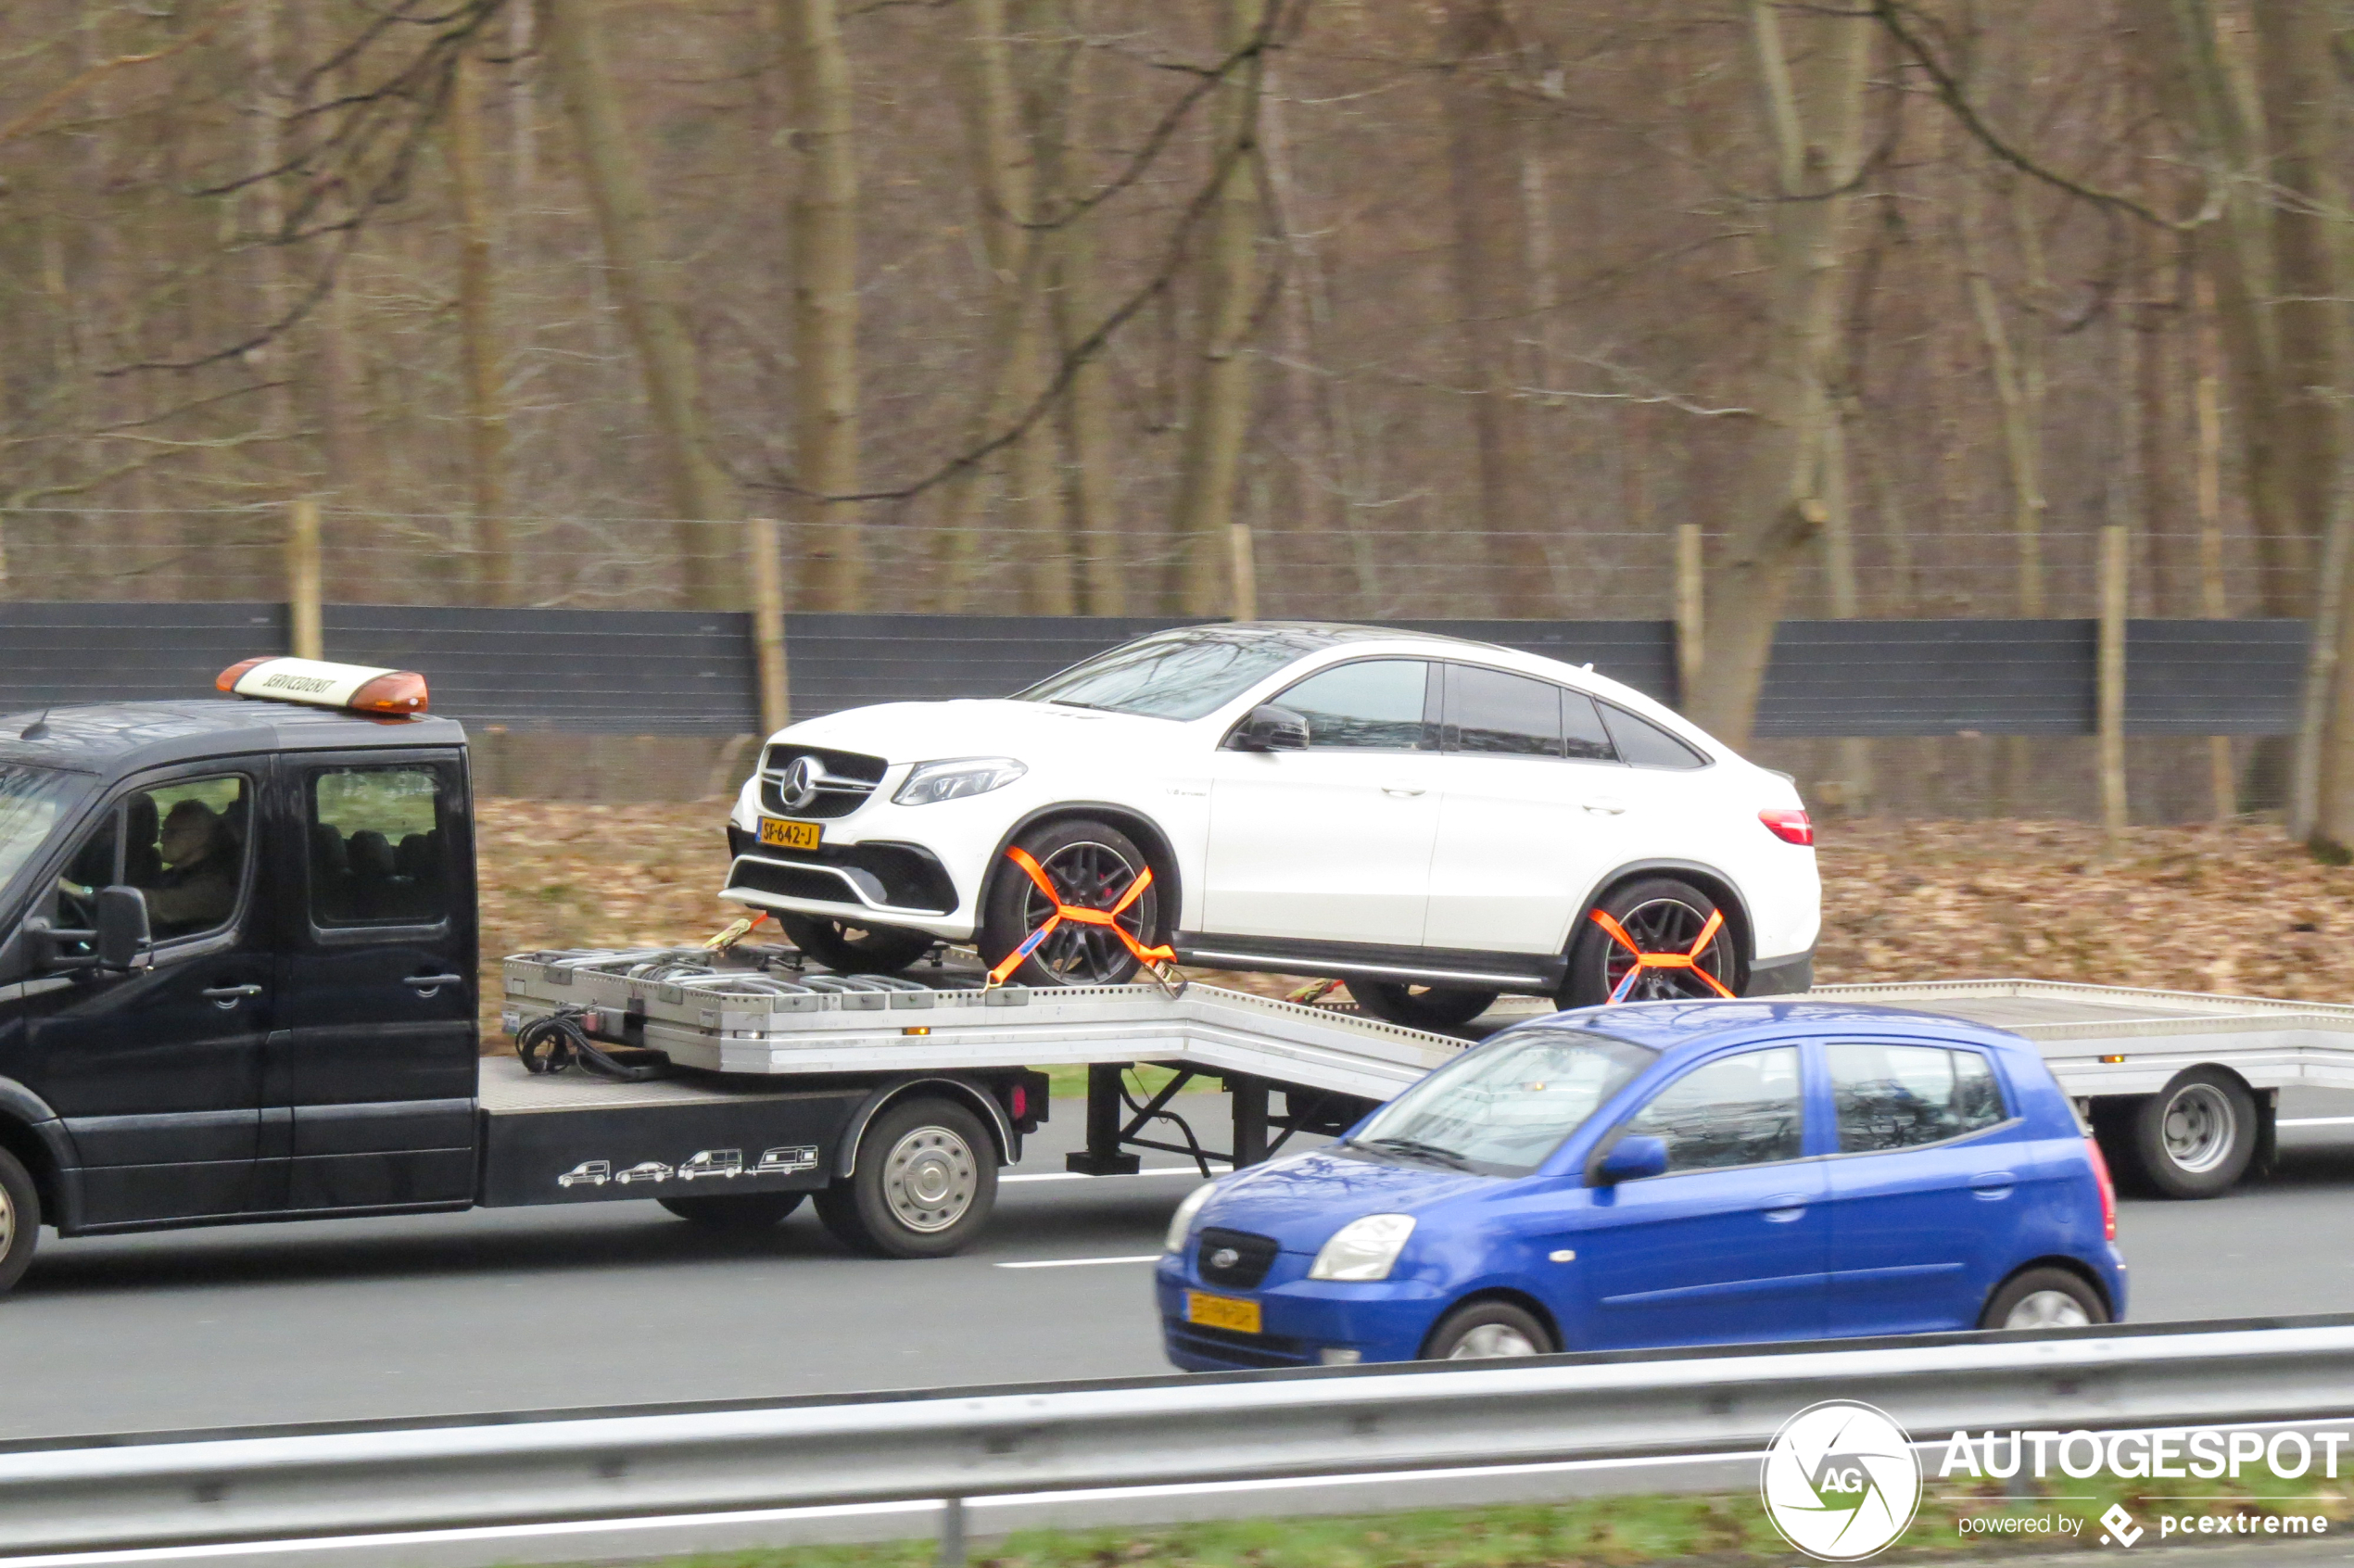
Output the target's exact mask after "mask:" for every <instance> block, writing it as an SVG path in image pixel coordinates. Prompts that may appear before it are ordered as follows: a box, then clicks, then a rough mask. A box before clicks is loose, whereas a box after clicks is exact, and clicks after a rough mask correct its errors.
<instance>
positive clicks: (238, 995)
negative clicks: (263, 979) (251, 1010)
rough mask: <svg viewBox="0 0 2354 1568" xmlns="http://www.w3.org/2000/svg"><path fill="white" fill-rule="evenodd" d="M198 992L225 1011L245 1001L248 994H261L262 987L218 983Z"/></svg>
mask: <svg viewBox="0 0 2354 1568" xmlns="http://www.w3.org/2000/svg"><path fill="white" fill-rule="evenodd" d="M196 994H197V995H199V996H201V997H203V998H204V999H205V1000H206V1001H208V1002H209V1003H211V1004H212V1005H214V1006H216V1007H219V1008H221V1009H222V1010H224V1011H225V1010H227V1009H228V1008H231V1007H234V1006H235V1005H237V1004H238V1003H240V1002H242V1001H244V1000H245V999H246V998H247V997H248V996H259V995H260V994H261V987H259V986H258V985H216V986H213V987H212V988H211V989H209V990H207V991H199V992H198V993H196Z"/></svg>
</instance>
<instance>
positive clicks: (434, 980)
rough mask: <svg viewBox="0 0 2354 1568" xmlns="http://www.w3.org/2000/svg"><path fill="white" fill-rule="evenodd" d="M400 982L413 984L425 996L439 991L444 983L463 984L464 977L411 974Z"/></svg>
mask: <svg viewBox="0 0 2354 1568" xmlns="http://www.w3.org/2000/svg"><path fill="white" fill-rule="evenodd" d="M400 983H401V984H403V985H413V986H415V987H416V988H417V990H418V991H419V992H421V993H424V994H425V995H427V996H431V995H432V994H433V993H435V992H437V991H439V990H440V989H441V988H442V987H443V986H445V985H463V984H465V983H466V977H465V976H463V975H411V976H410V977H409V978H408V979H407V980H402V981H401V982H400Z"/></svg>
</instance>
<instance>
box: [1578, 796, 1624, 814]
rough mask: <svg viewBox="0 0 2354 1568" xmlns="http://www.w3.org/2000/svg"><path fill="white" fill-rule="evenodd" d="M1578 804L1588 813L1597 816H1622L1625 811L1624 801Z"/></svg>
mask: <svg viewBox="0 0 2354 1568" xmlns="http://www.w3.org/2000/svg"><path fill="white" fill-rule="evenodd" d="M1581 804H1582V805H1584V806H1585V808H1586V809H1587V810H1588V811H1590V812H1592V813H1593V814H1594V815H1595V816H1621V815H1623V814H1624V813H1625V812H1626V802H1625V801H1610V800H1601V801H1584V802H1581Z"/></svg>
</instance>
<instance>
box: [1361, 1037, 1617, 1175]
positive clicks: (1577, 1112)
mask: <svg viewBox="0 0 2354 1568" xmlns="http://www.w3.org/2000/svg"><path fill="white" fill-rule="evenodd" d="M1654 1056H1656V1053H1654V1052H1652V1051H1651V1050H1649V1049H1647V1048H1646V1047H1644V1046H1641V1045H1630V1044H1628V1043H1626V1042H1625V1041H1623V1040H1613V1039H1611V1038H1610V1037H1609V1036H1608V1035H1602V1034H1588V1033H1587V1032H1586V1031H1583V1030H1575V1029H1544V1028H1537V1029H1526V1030H1515V1031H1512V1033H1510V1034H1506V1035H1503V1036H1501V1037H1500V1038H1498V1039H1496V1040H1492V1041H1490V1042H1489V1043H1487V1044H1486V1045H1483V1046H1481V1047H1480V1048H1479V1049H1477V1050H1475V1051H1467V1052H1465V1053H1464V1054H1463V1055H1462V1056H1458V1057H1456V1058H1455V1059H1454V1060H1453V1061H1451V1062H1449V1063H1448V1064H1447V1065H1446V1066H1445V1067H1443V1068H1440V1069H1438V1070H1437V1071H1436V1072H1434V1073H1432V1074H1431V1075H1430V1076H1429V1077H1428V1078H1425V1079H1424V1080H1423V1081H1421V1082H1420V1083H1417V1084H1415V1085H1414V1086H1413V1087H1412V1088H1411V1089H1409V1090H1407V1091H1406V1092H1405V1093H1404V1094H1400V1095H1398V1098H1396V1099H1394V1100H1392V1101H1390V1103H1389V1104H1388V1105H1387V1106H1385V1107H1383V1109H1382V1111H1381V1114H1379V1115H1378V1116H1376V1117H1374V1118H1373V1121H1372V1122H1371V1123H1369V1124H1368V1125H1367V1126H1366V1128H1365V1131H1364V1132H1361V1133H1359V1134H1358V1135H1357V1136H1356V1137H1354V1138H1352V1139H1350V1140H1349V1142H1350V1143H1352V1144H1361V1145H1363V1146H1365V1147H1367V1148H1371V1149H1374V1150H1377V1151H1379V1152H1382V1153H1385V1154H1394V1155H1398V1156H1401V1157H1405V1158H1408V1159H1416V1160H1424V1161H1427V1162H1428V1163H1431V1164H1434V1165H1445V1166H1452V1167H1453V1168H1455V1169H1456V1170H1475V1171H1479V1172H1481V1173H1483V1174H1486V1175H1491V1176H1525V1175H1526V1174H1528V1173H1529V1172H1530V1171H1532V1170H1536V1169H1537V1167H1538V1166H1539V1165H1540V1164H1542V1163H1544V1159H1545V1157H1546V1156H1547V1155H1549V1154H1551V1153H1552V1152H1553V1150H1554V1149H1556V1148H1558V1147H1559V1146H1560V1144H1561V1141H1562V1140H1563V1138H1566V1137H1568V1136H1569V1135H1570V1134H1571V1133H1572V1132H1576V1131H1577V1129H1578V1128H1579V1127H1580V1126H1581V1125H1583V1124H1584V1122H1585V1120H1586V1119H1587V1118H1588V1117H1589V1116H1592V1115H1593V1114H1594V1112H1595V1111H1596V1110H1598V1109H1600V1108H1601V1104H1602V1102H1603V1101H1604V1100H1607V1099H1609V1098H1610V1097H1611V1096H1612V1095H1613V1094H1616V1093H1617V1092H1618V1091H1619V1089H1621V1088H1622V1087H1624V1086H1625V1084H1626V1081H1627V1080H1629V1079H1631V1078H1633V1077H1634V1076H1635V1075H1636V1074H1637V1073H1639V1072H1640V1071H1642V1070H1643V1069H1645V1068H1647V1067H1649V1066H1650V1065H1651V1064H1652V1060H1653V1058H1654Z"/></svg>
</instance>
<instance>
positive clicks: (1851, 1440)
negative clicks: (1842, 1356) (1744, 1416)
mask: <svg viewBox="0 0 2354 1568" xmlns="http://www.w3.org/2000/svg"><path fill="white" fill-rule="evenodd" d="M1758 1493H1759V1495H1760V1497H1761V1498H1763V1499H1764V1501H1765V1515H1766V1517H1767V1518H1769V1519H1771V1520H1772V1521H1773V1522H1774V1528H1775V1529H1777V1530H1778V1531H1780V1532H1781V1536H1782V1539H1784V1540H1786V1541H1788V1542H1789V1543H1790V1544H1791V1545H1792V1546H1794V1547H1796V1548H1797V1549H1799V1550H1801V1551H1803V1552H1804V1553H1805V1554H1806V1555H1807V1556H1809V1557H1812V1558H1817V1559H1819V1560H1821V1561H1822V1562H1860V1561H1862V1560H1863V1559H1865V1558H1867V1557H1870V1556H1871V1555H1873V1554H1874V1553H1875V1552H1878V1551H1881V1550H1883V1549H1886V1548H1887V1547H1888V1546H1889V1545H1890V1544H1891V1543H1892V1542H1893V1541H1894V1540H1895V1539H1896V1538H1897V1537H1898V1536H1902V1535H1903V1534H1904V1533H1905V1526H1906V1525H1907V1524H1911V1523H1912V1522H1913V1514H1914V1513H1915V1511H1917V1510H1918V1509H1919V1507H1920V1505H1921V1465H1920V1461H1919V1460H1918V1459H1917V1458H1916V1457H1915V1456H1914V1453H1913V1440H1912V1439H1911V1438H1910V1437H1908V1436H1906V1435H1905V1429H1904V1428H1903V1427H1901V1426H1899V1425H1897V1424H1896V1423H1895V1422H1893V1421H1892V1420H1890V1419H1889V1417H1888V1414H1887V1412H1885V1411H1883V1410H1875V1409H1873V1408H1872V1407H1871V1406H1869V1405H1863V1404H1857V1403H1856V1402H1854V1400H1851V1399H1826V1400H1824V1401H1823V1402H1822V1403H1821V1404H1818V1405H1809V1406H1807V1407H1806V1408H1805V1409H1804V1410H1801V1411H1799V1412H1798V1413H1797V1414H1796V1415H1794V1416H1792V1417H1791V1418H1790V1420H1788V1421H1786V1422H1784V1423H1782V1429H1781V1430H1780V1431H1779V1432H1777V1433H1775V1434H1774V1440H1773V1442H1772V1443H1770V1444H1768V1445H1767V1446H1766V1449H1765V1465H1764V1466H1763V1469H1762V1473H1761V1474H1760V1475H1759V1477H1758Z"/></svg>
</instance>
